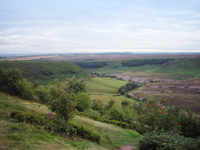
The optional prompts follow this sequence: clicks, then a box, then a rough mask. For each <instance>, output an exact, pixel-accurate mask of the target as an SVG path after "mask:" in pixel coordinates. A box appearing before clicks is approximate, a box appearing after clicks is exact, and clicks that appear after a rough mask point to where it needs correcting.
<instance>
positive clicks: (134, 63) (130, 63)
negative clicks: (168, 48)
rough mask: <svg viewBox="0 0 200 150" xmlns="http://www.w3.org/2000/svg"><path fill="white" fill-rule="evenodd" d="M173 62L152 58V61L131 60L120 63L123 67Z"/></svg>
mask: <svg viewBox="0 0 200 150" xmlns="http://www.w3.org/2000/svg"><path fill="white" fill-rule="evenodd" d="M172 60H174V59H173V58H152V59H150V58H149V59H132V60H126V61H123V62H121V63H122V65H123V66H128V67H132V66H143V65H147V64H148V65H153V64H164V63H167V62H168V61H172Z"/></svg>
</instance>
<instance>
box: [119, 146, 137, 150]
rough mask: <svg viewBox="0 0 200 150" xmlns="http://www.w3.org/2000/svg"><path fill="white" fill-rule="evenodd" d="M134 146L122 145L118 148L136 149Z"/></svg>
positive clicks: (121, 149)
mask: <svg viewBox="0 0 200 150" xmlns="http://www.w3.org/2000/svg"><path fill="white" fill-rule="evenodd" d="M136 148H137V147H136V146H130V145H126V146H122V147H121V148H120V149H118V150H133V149H136Z"/></svg>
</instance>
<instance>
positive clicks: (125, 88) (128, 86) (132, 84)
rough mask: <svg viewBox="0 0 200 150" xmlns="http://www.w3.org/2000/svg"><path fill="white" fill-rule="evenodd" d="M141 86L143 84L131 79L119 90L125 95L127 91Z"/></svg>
mask: <svg viewBox="0 0 200 150" xmlns="http://www.w3.org/2000/svg"><path fill="white" fill-rule="evenodd" d="M140 86H141V85H140V84H138V83H136V82H134V81H131V82H129V83H127V84H126V85H125V86H121V87H120V88H119V90H118V91H119V93H120V94H122V95H125V94H126V93H127V92H129V91H132V90H134V89H136V88H138V87H140Z"/></svg>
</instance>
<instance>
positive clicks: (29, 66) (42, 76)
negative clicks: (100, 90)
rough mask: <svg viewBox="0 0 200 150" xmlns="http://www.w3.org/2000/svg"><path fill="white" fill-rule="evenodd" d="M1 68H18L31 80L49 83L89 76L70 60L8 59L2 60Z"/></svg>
mask: <svg viewBox="0 0 200 150" xmlns="http://www.w3.org/2000/svg"><path fill="white" fill-rule="evenodd" d="M0 68H4V69H8V68H17V69H20V70H21V71H22V72H23V75H24V77H25V78H27V79H28V80H29V81H31V82H33V81H34V82H35V81H37V82H39V83H40V84H47V83H49V82H54V80H55V79H59V80H60V81H63V80H64V79H65V78H68V77H72V76H76V77H77V78H87V77H89V73H88V72H87V71H85V70H83V69H81V68H80V67H78V66H76V65H75V64H73V63H70V62H60V61H10V62H8V61H6V62H0Z"/></svg>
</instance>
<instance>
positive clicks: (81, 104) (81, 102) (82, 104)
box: [76, 92, 91, 111]
mask: <svg viewBox="0 0 200 150" xmlns="http://www.w3.org/2000/svg"><path fill="white" fill-rule="evenodd" d="M76 108H77V110H78V111H85V110H86V109H90V108H91V99H90V95H89V93H83V92H80V93H78V101H77V107H76Z"/></svg>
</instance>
